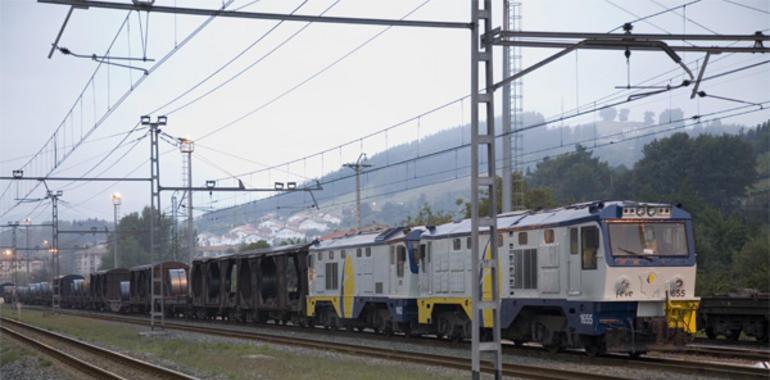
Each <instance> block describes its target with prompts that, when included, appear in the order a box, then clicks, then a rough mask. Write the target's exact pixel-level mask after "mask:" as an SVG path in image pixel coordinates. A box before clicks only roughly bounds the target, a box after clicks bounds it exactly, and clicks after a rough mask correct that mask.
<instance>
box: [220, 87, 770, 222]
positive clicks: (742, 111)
mask: <svg viewBox="0 0 770 380" xmlns="http://www.w3.org/2000/svg"><path fill="white" fill-rule="evenodd" d="M759 104H762V105H764V104H770V100H766V101H763V102H759ZM747 108H753V109H750V110H746V109H747ZM761 111H763V109H761V108H757V107H754V106H747V105H744V106H738V107H731V108H726V109H722V110H719V111H714V112H710V113H706V114H702V115H693V116H690V117H683V118H679V119H672V120H669V121H667V122H664V123H659V124H656V125H652V126H643V127H640V128H637V129H635V130H632V131H626V132H620V133H616V134H611V135H606V136H597V137H594V138H591V139H585V140H582V141H577V142H573V143H570V144H559V145H555V146H552V147H549V148H544V149H541V150H537V151H533V152H527V153H524V154H523V156H525V157H526V156H529V155H534V154H538V153H544V152H547V151H552V150H558V149H563V148H565V147H572V146H576V145H579V144H583V143H586V142H591V141H593V142H594V147H603V146H607V145H612V144H617V143H622V142H624V141H631V140H636V139H639V138H642V137H646V136H650V135H656V134H660V133H665V132H668V131H672V130H677V129H682V128H685V127H687V126H692V125H697V124H699V123H701V122H704V120H703V119H705V118H709V117H714V119H711V120H717V119H727V118H731V117H736V116H741V115H746V114H751V113H756V112H761ZM721 114H727V115H725V116H717V115H721ZM687 121H691V122H692V124H689V125H688V124H687V123H686V122H687ZM705 121H706V122H707V121H710V120H705ZM679 123H682V125H677V126H675V127H673V128H670V129H665V130H661V131H655V132H651V133H650V134H645V135H636V136H631V137H628V138H625V139H621V140H615V141H609V142H607V143H603V144H598V143H597V140H606V139H609V138H612V137H615V136H620V135H623V134H625V133H635V132H639V131H643V130H647V129H654V128H659V127H661V126H666V125H672V124H679ZM502 136H505V134H504V133H501V134H498V135H496V136H495V137H496V138H500V137H502ZM469 147H470V144H461V145H457V146H453V147H450V148H446V149H442V150H439V151H435V152H431V153H428V154H425V155H422V156H420V157H412V158H407V159H404V160H401V161H397V162H391V163H389V164H387V165H380V166H376V167H372V168H369V169H367V170H365V171H362V174H370V173H375V172H378V171H382V170H387V169H390V168H393V167H396V166H402V165H408V164H409V163H410V162H417V161H419V160H421V159H428V158H431V157H437V156H441V155H444V154H447V153H450V152H452V151H459V150H463V149H468V148H469ZM542 158H543V157H541V158H537V159H534V160H529V161H525V162H523V164H525V165H528V164H531V163H533V162H537V161H539V160H541V159H542ZM500 160H502V158H499V159H497V161H500ZM467 168H470V166H464V167H461V168H459V169H467ZM457 169H458V168H452V169H448V170H445V172H447V173H449V172H452V171H455V170H457ZM422 176H423V175H421V177H422ZM354 177H355V175H354V174H349V175H344V176H337V177H334V178H331V179H328V180H325V181H320V182H319V183H320V184H321V185H322V186H326V185H331V184H334V183H336V182H341V181H344V180H350V179H352V178H354ZM409 180H414V178H411V177H408V178H406V179H405V180H401V181H391V182H389V183H388V185H387V186H391V185H395V184H403V183H407V182H408V181H409ZM368 189H369V188H364V189H362V190H368ZM352 193H353V192H350V193H347V194H352ZM284 195H285V194H284V193H279V194H277V195H274V197H277V196H284ZM342 195H345V194H342ZM338 196H340V195H339V194H337V195H334V196H332V197H338ZM328 198H330V197H323V196H320V195H319V196H318V200H319V201H322V200H325V199H328ZM234 207H236V206H234Z"/></svg>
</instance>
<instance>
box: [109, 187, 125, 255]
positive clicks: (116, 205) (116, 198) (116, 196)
mask: <svg viewBox="0 0 770 380" xmlns="http://www.w3.org/2000/svg"><path fill="white" fill-rule="evenodd" d="M122 202H123V196H122V195H120V193H113V194H112V206H113V211H114V227H113V228H112V262H113V267H114V268H117V267H118V211H119V210H120V204H121V203H122Z"/></svg>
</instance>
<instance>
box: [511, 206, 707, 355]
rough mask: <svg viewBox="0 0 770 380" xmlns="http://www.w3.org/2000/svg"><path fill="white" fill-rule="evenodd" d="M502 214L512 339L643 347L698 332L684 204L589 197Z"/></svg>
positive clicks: (590, 347)
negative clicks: (512, 216)
mask: <svg viewBox="0 0 770 380" xmlns="http://www.w3.org/2000/svg"><path fill="white" fill-rule="evenodd" d="M499 220H500V221H501V222H502V223H500V226H501V227H500V230H501V231H503V232H505V233H504V234H503V235H504V239H505V246H506V247H507V248H508V249H507V250H505V251H504V252H502V253H501V255H500V257H501V260H502V262H501V264H503V267H504V268H507V269H508V270H507V271H504V272H503V273H501V280H502V286H501V290H502V292H501V293H502V294H503V295H504V296H503V299H502V313H501V314H502V315H501V322H502V328H503V332H504V335H505V336H506V337H508V338H509V339H511V340H514V341H535V342H539V343H542V344H543V345H545V346H546V347H549V348H553V349H555V350H557V349H560V348H564V347H573V348H580V347H583V348H585V349H586V351H587V352H588V353H590V354H596V353H600V352H606V351H612V352H628V353H631V354H639V353H642V352H646V351H648V350H650V349H653V348H659V347H661V346H668V345H675V346H678V345H682V344H684V343H685V342H686V341H687V340H688V338H689V336H690V335H691V334H694V333H695V331H696V314H697V313H696V312H697V307H698V299H697V298H696V297H695V295H694V291H695V274H696V268H695V252H694V242H693V234H692V224H691V218H690V215H689V214H688V213H686V212H685V211H684V210H682V209H681V208H679V207H675V206H671V205H666V204H653V203H636V202H606V203H604V202H592V203H584V204H578V205H573V206H568V207H565V208H560V209H554V210H545V211H541V212H538V213H529V214H527V215H523V216H520V217H518V218H517V219H516V220H515V221H514V223H511V224H507V223H505V222H504V220H505V219H503V218H500V219H499Z"/></svg>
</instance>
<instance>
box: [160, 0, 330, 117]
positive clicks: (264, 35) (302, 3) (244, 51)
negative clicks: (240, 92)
mask: <svg viewBox="0 0 770 380" xmlns="http://www.w3.org/2000/svg"><path fill="white" fill-rule="evenodd" d="M307 2H308V0H304V1H302V2H301V3H300V4H299V5H298V6H296V7H295V8H294V9H293V10H292V11H291V12H290V13H289V14H294V13H296V12H297V11H298V10H300V9H301V8H302V7H303V6H305V4H307ZM338 2H339V1H337V2H335V3H334V4H332V6H331V7H333V6H334V5H336V4H337V3H338ZM331 7H329V8H327V10H328V9H331ZM325 12H326V11H324V13H325ZM322 15H323V13H322ZM283 23H284V20H281V21H278V22H277V23H275V25H273V26H272V27H271V28H270V29H268V30H267V31H266V32H264V33H262V34H261V35H260V36H259V37H258V38H257V39H256V40H254V41H253V42H252V43H251V44H249V45H248V46H246V48H244V49H243V50H241V51H240V52H239V53H238V54H236V55H235V56H233V57H232V58H230V59H229V60H228V61H227V62H225V63H224V64H223V65H220V66H219V67H217V68H216V69H214V70H213V71H212V72H211V73H209V74H208V75H206V76H205V77H204V78H203V79H201V80H200V81H198V82H197V83H195V84H194V85H192V86H191V87H190V88H188V89H187V90H185V91H182V92H181V93H180V94H178V95H177V96H175V97H174V98H172V99H171V100H169V101H167V102H166V103H164V104H163V105H161V106H159V107H157V108H155V109H154V110H153V111H151V112H149V113H150V114H153V113H156V112H159V111H161V110H163V109H165V108H167V107H168V106H170V105H172V104H174V103H175V102H177V101H178V100H180V99H182V98H184V97H185V96H187V95H188V94H190V93H192V92H193V91H195V90H196V89H198V88H199V87H200V86H202V85H203V84H204V83H206V82H208V81H209V80H211V78H213V77H215V76H216V75H217V74H219V73H220V72H222V70H224V69H226V68H228V67H229V66H230V65H232V64H233V63H234V62H235V61H237V60H238V59H239V58H241V57H242V56H243V55H244V54H246V53H248V52H249V51H251V50H252V49H253V48H254V47H255V46H257V45H258V44H259V43H260V42H262V41H263V40H264V39H265V38H267V37H268V36H269V35H271V34H272V33H273V32H274V31H275V30H276V29H278V27H279V26H281V25H282V24H283ZM291 38H293V37H290V38H289V39H287V40H284V42H282V44H284V43H286V42H288V41H289V40H291ZM279 46H281V45H279ZM274 50H277V48H275V49H274ZM264 57H265V56H263V58H264ZM263 58H260V60H261V59H263ZM260 60H258V61H257V62H254V63H252V64H251V65H249V66H247V68H245V69H243V70H241V71H240V72H238V73H237V74H235V75H233V76H232V77H230V79H228V80H227V81H225V82H223V83H221V84H219V85H218V86H217V87H214V89H212V90H209V91H207V92H206V93H204V94H203V95H200V96H199V97H197V98H195V99H193V100H192V101H190V102H188V103H185V104H184V105H182V106H179V107H177V108H174V109H173V110H170V111H168V112H166V115H171V114H173V113H175V112H177V111H180V110H182V109H184V108H186V107H187V106H189V105H191V104H193V103H195V102H197V101H198V100H200V99H202V98H204V97H205V96H208V95H209V94H211V93H213V92H214V91H216V89H218V88H221V86H224V84H225V83H229V81H231V80H233V79H235V78H237V77H239V76H240V75H242V74H243V73H245V72H246V71H247V70H248V69H250V68H251V67H253V66H254V65H256V64H257V63H258V62H259V61H260Z"/></svg>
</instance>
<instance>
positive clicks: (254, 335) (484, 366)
mask: <svg viewBox="0 0 770 380" xmlns="http://www.w3.org/2000/svg"><path fill="white" fill-rule="evenodd" d="M65 313H67V314H72V315H77V316H85V317H88V318H95V319H101V320H106V321H112V322H122V323H130V324H136V325H142V326H146V325H148V321H147V320H145V319H138V318H135V317H126V316H116V315H110V314H103V313H82V312H77V313H70V312H65ZM166 328H168V329H173V330H178V331H185V332H193V333H200V334H207V335H215V336H221V337H227V338H237V339H246V340H256V341H260V342H267V343H273V344H280V345H287V346H297V347H303V348H309V349H315V350H323V351H335V352H339V353H345V354H351V355H358V356H367V357H372V358H378V359H388V360H393V361H398V362H408V363H414V364H422V365H431V366H439V367H445V368H455V369H463V370H465V369H468V368H469V367H470V364H471V362H470V359H468V358H462V357H456V356H445V355H434V354H428V353H424V352H420V353H419V354H416V353H415V352H412V351H400V350H394V349H387V348H378V347H371V346H364V345H356V344H346V343H338V342H330V341H328V340H317V339H306V338H297V337H283V336H278V335H275V334H265V333H259V332H252V331H242V330H236V329H231V328H221V327H214V326H211V327H208V326H197V325H194V324H188V323H178V322H173V321H169V320H166ZM481 371H482V372H484V373H490V374H491V373H494V367H493V365H492V363H490V362H482V363H481ZM502 375H503V376H506V377H522V378H529V379H543V380H554V379H597V380H617V379H621V378H620V377H613V376H605V375H601V374H596V373H585V372H580V371H571V370H563V369H557V368H547V367H539V366H526V365H517V364H508V363H504V364H503V369H502Z"/></svg>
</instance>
